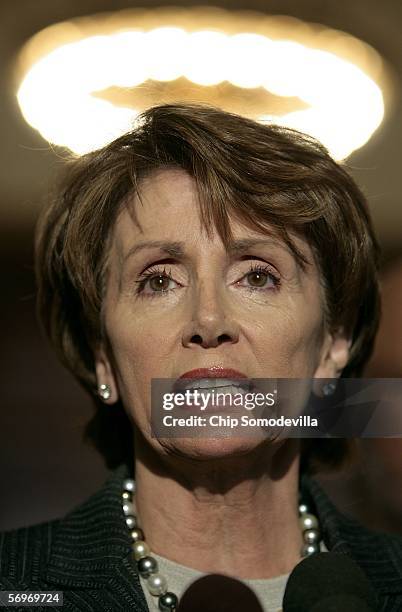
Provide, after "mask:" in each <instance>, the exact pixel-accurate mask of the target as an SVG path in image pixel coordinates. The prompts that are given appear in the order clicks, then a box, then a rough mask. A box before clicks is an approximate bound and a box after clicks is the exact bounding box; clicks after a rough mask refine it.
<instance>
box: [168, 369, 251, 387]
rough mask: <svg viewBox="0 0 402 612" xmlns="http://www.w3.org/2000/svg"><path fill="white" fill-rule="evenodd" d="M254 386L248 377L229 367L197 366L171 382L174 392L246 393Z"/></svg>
mask: <svg viewBox="0 0 402 612" xmlns="http://www.w3.org/2000/svg"><path fill="white" fill-rule="evenodd" d="M253 388H254V385H253V382H252V380H251V379H250V378H248V377H247V376H246V374H243V373H242V372H239V371H238V370H233V369H231V368H222V367H217V366H215V367H211V368H198V369H196V370H190V371H188V372H185V373H184V374H182V375H181V376H180V378H178V379H177V380H176V381H175V383H174V384H173V392H174V393H184V392H186V391H188V390H189V391H200V392H202V391H209V392H211V391H212V390H217V391H220V392H222V393H223V392H225V393H248V392H250V391H252V389H253Z"/></svg>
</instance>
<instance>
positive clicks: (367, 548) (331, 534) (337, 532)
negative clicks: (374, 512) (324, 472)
mask: <svg viewBox="0 0 402 612" xmlns="http://www.w3.org/2000/svg"><path fill="white" fill-rule="evenodd" d="M302 488H303V490H304V492H305V494H307V495H308V496H309V498H310V502H311V503H312V504H313V506H314V507H315V508H316V511H317V515H318V518H319V521H320V524H321V530H322V532H323V537H324V541H325V544H326V546H327V548H328V550H330V551H332V552H337V553H344V554H346V555H349V556H351V557H352V558H353V559H354V561H356V563H357V564H358V565H359V566H360V567H361V568H362V570H363V571H364V572H365V574H366V575H367V577H368V578H369V580H370V582H371V583H372V584H373V587H374V588H375V590H376V591H377V592H379V593H383V594H397V593H402V538H401V537H400V536H397V535H394V534H392V535H391V534H385V533H377V532H374V531H370V530H369V529H366V528H365V527H364V526H363V525H361V524H360V523H358V522H357V521H355V520H354V519H351V518H349V517H347V516H345V515H343V514H341V513H340V512H339V511H338V510H337V508H336V507H335V506H334V504H333V503H332V502H331V501H330V500H329V498H328V497H327V495H326V494H325V493H324V492H323V490H322V489H321V487H320V485H319V484H318V483H317V482H316V481H315V480H313V479H312V478H309V477H307V476H303V477H302Z"/></svg>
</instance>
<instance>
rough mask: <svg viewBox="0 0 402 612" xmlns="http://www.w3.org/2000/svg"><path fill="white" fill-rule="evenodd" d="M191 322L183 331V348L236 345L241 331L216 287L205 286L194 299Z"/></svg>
mask: <svg viewBox="0 0 402 612" xmlns="http://www.w3.org/2000/svg"><path fill="white" fill-rule="evenodd" d="M190 318H191V320H190V321H189V323H188V325H186V327H185V329H184V330H183V346H185V347H191V346H193V345H199V346H201V347H203V348H216V347H218V346H220V345H221V344H224V343H229V344H235V343H236V342H238V340H239V329H238V325H237V323H236V321H235V320H234V318H233V316H232V314H231V312H230V309H229V307H228V304H227V302H226V301H225V298H224V296H222V295H221V293H220V292H219V289H218V288H216V287H209V288H207V287H206V284H203V286H201V287H200V288H199V291H198V292H197V293H196V295H194V297H193V303H192V305H191V317H190Z"/></svg>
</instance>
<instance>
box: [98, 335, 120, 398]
mask: <svg viewBox="0 0 402 612" xmlns="http://www.w3.org/2000/svg"><path fill="white" fill-rule="evenodd" d="M95 371H96V381H97V384H98V389H99V387H100V385H108V387H109V389H110V397H108V398H107V399H105V398H103V397H102V396H101V395H100V396H99V397H100V398H101V400H102V401H103V402H104V403H105V404H115V403H116V402H117V401H118V399H119V392H118V389H117V385H116V379H115V376H114V373H113V367H112V365H111V362H110V359H109V358H108V356H107V353H106V351H105V349H104V347H103V346H101V347H99V348H98V349H96V351H95Z"/></svg>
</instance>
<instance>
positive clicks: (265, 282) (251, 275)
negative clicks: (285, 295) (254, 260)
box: [238, 264, 280, 291]
mask: <svg viewBox="0 0 402 612" xmlns="http://www.w3.org/2000/svg"><path fill="white" fill-rule="evenodd" d="M245 279H247V281H248V284H246V285H242V286H245V287H247V288H248V289H250V290H251V291H253V290H257V291H258V290H261V291H264V290H268V291H273V290H276V289H277V288H278V287H279V285H280V278H279V276H277V275H276V274H274V273H273V271H272V268H271V267H270V266H267V265H262V264H253V265H252V266H251V268H250V270H249V271H248V272H247V273H246V274H245V275H244V276H243V277H242V278H241V279H240V281H238V283H239V284H241V281H244V280H245Z"/></svg>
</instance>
